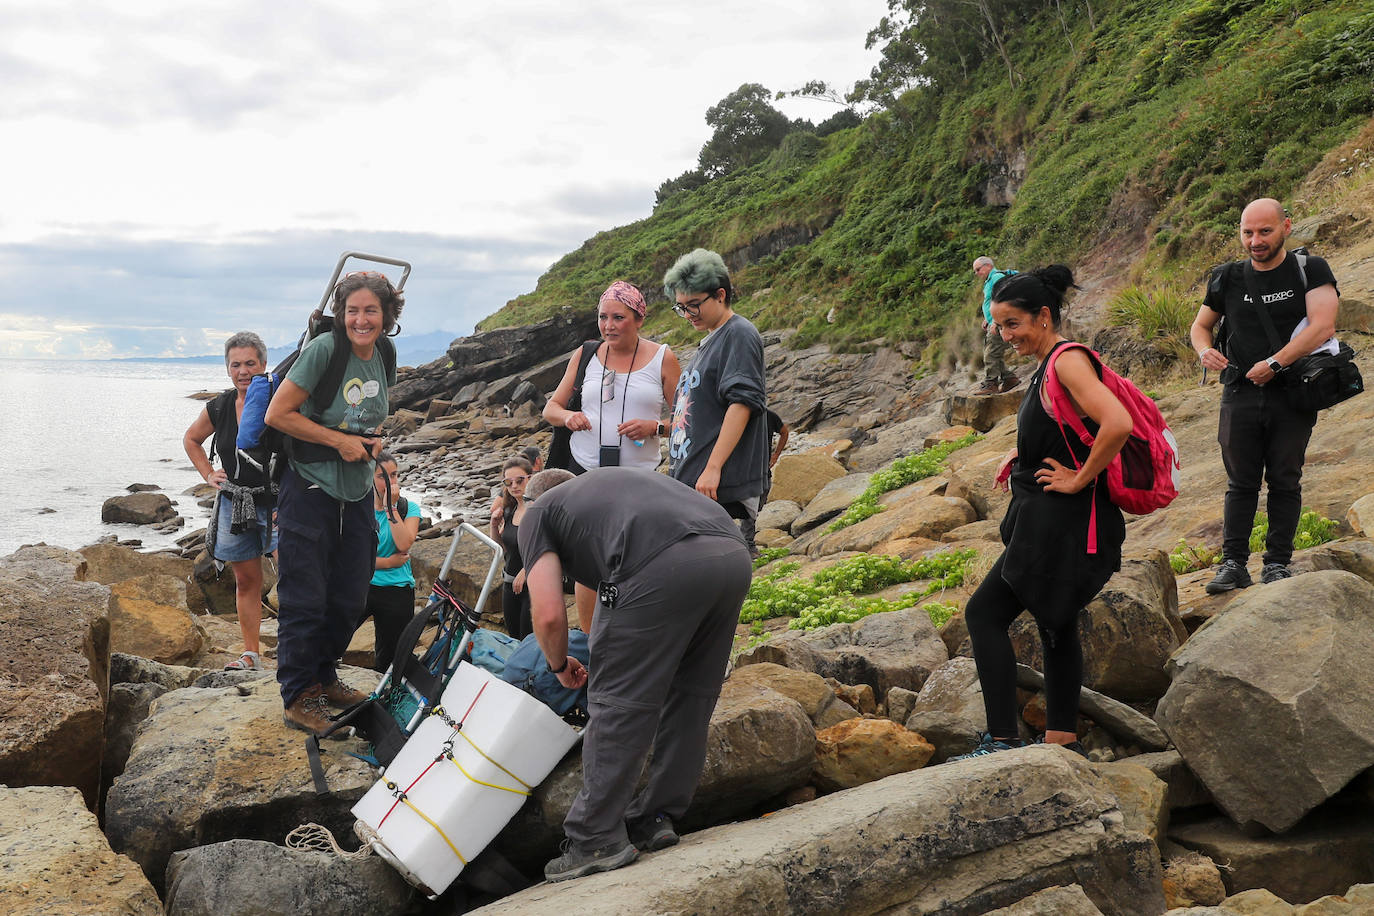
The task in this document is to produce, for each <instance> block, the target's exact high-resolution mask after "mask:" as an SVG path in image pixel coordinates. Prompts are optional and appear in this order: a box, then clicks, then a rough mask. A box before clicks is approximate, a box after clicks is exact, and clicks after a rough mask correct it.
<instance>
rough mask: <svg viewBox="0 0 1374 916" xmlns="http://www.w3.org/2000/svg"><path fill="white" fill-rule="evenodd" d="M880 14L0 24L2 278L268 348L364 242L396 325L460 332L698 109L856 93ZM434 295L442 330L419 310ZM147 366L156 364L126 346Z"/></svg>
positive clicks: (6, 346)
mask: <svg viewBox="0 0 1374 916" xmlns="http://www.w3.org/2000/svg"><path fill="white" fill-rule="evenodd" d="M885 8H886V5H885V2H883V0H860V2H856V3H851V4H835V3H833V2H822V0H799V2H793V3H787V4H784V3H778V2H760V3H754V4H738V5H733V4H731V5H727V4H725V3H724V2H720V0H709V2H702V3H698V4H695V5H693V6H691V7H686V6H683V5H682V4H680V3H676V2H674V3H669V2H663V0H651V2H642V3H638V4H633V5H626V4H623V3H620V2H611V0H588V2H586V3H582V4H577V5H568V4H553V3H549V2H535V0H509V2H506V3H503V4H499V5H497V4H484V5H480V6H477V7H474V6H473V5H462V4H434V3H432V2H420V0H400V2H396V3H393V4H389V5H387V6H385V7H381V6H378V5H376V4H370V3H361V2H356V0H354V2H324V0H303V2H297V3H289V4H284V3H280V2H269V0H234V2H224V0H220V2H204V3H196V4H191V5H187V4H184V3H170V2H169V3H162V2H150V0H137V2H134V3H130V4H122V5H119V6H118V7H116V6H115V5H111V4H102V3H93V2H89V0H49V2H47V3H44V4H42V5H38V4H34V5H31V6H28V7H26V8H24V9H14V10H6V11H4V12H3V13H0V16H3V21H0V80H4V81H5V86H6V105H5V107H4V110H3V111H2V112H0V128H3V130H4V135H5V136H6V137H7V145H6V165H7V168H6V182H5V184H6V187H5V198H6V206H5V208H4V210H3V212H0V275H3V276H5V277H6V278H7V279H11V280H13V279H14V278H15V277H19V278H22V279H25V280H30V281H36V282H38V283H39V284H40V288H42V289H47V290H51V291H52V292H53V294H54V295H53V297H52V298H50V299H48V300H47V301H46V302H45V303H44V306H45V307H47V308H51V309H54V310H55V311H54V313H53V314H54V315H55V316H61V317H64V318H70V319H71V320H73V321H76V320H79V319H85V318H87V317H89V316H93V315H100V316H101V320H100V321H99V322H97V324H98V325H99V326H102V327H103V326H106V325H109V326H112V327H120V326H123V327H130V326H133V325H136V324H142V323H144V322H143V317H144V316H146V315H149V314H152V315H156V316H158V318H157V320H158V321H159V322H164V321H165V322H166V323H167V324H168V326H172V325H174V324H175V323H176V321H180V322H182V324H181V325H179V326H180V327H181V328H182V329H183V330H184V331H185V334H184V335H183V336H184V339H185V346H186V347H188V348H196V347H199V346H201V343H200V340H201V337H202V336H203V335H202V331H201V329H202V327H203V326H204V325H205V324H209V323H213V324H214V325H215V326H217V327H224V326H226V325H232V324H235V322H232V321H227V320H226V313H228V314H233V315H235V316H237V315H242V316H243V317H244V318H245V319H246V320H247V321H252V322H259V325H258V326H260V327H263V328H264V329H265V330H268V331H270V330H271V328H274V327H277V326H280V327H282V328H285V327H286V326H287V324H288V322H286V321H278V319H279V315H280V313H283V312H285V311H288V310H295V309H297V308H298V307H299V305H298V303H299V302H300V301H302V297H303V298H304V299H306V300H313V299H317V297H318V292H314V293H310V290H312V289H313V288H314V287H316V286H318V285H322V283H323V279H324V277H325V275H326V274H327V271H328V268H329V265H330V264H331V263H332V259H333V257H334V255H335V254H337V252H338V251H339V250H341V249H343V248H350V247H364V246H363V245H362V244H361V243H360V242H359V241H358V240H359V239H362V240H369V239H370V240H372V241H373V243H378V244H380V243H384V244H387V245H390V246H392V247H390V248H388V249H386V253H390V252H396V253H400V254H402V255H406V254H409V255H410V256H412V257H413V258H414V260H415V262H416V270H415V277H414V283H415V284H416V286H415V288H414V293H415V295H414V296H413V298H412V299H411V301H412V303H416V304H417V307H416V308H415V318H414V319H413V320H415V322H416V330H436V329H440V328H445V329H448V330H453V331H458V332H465V331H467V330H468V329H469V328H470V327H471V324H472V323H473V322H474V321H475V320H477V319H478V318H480V317H482V316H484V315H486V314H489V313H490V312H492V311H494V310H495V309H497V308H499V307H500V306H501V305H502V304H503V303H504V302H505V301H506V300H507V299H509V298H510V297H512V296H514V295H517V294H519V293H521V292H524V291H526V290H528V289H530V288H532V287H533V284H534V280H535V279H536V278H537V277H538V275H539V273H540V272H541V271H542V270H543V269H545V268H546V267H547V266H548V265H549V264H550V263H551V262H552V261H553V260H554V259H555V258H556V257H558V256H559V255H561V254H562V253H564V252H566V251H569V250H571V249H573V248H575V247H577V245H579V244H580V243H581V242H582V240H583V239H584V238H586V237H587V236H589V235H590V234H592V233H593V232H595V231H597V230H600V229H604V228H609V227H610V226H614V225H620V224H624V223H626V222H630V221H632V220H635V219H638V218H642V217H643V216H646V215H648V213H649V211H650V209H651V206H652V201H653V192H654V189H655V188H656V187H657V185H658V183H659V182H661V181H663V180H664V179H667V178H671V177H674V176H676V175H677V174H679V173H680V172H682V171H683V170H684V169H686V168H688V167H690V166H691V165H692V164H693V162H694V160H695V154H696V150H697V149H698V148H699V146H700V145H701V143H702V142H704V141H705V140H706V138H707V137H708V135H709V129H708V128H707V126H706V124H705V123H704V120H703V116H704V112H705V110H706V108H707V107H709V106H710V105H712V104H714V103H715V102H716V101H718V100H719V99H720V98H722V97H723V96H725V95H726V94H727V93H729V92H731V91H733V90H734V89H735V88H737V87H738V86H739V85H740V84H741V83H744V82H761V83H763V84H765V85H767V86H768V87H769V88H771V89H775V90H776V89H786V88H791V87H793V86H797V85H800V84H801V83H802V82H804V81H806V80H807V79H811V78H817V77H819V78H825V79H829V80H832V81H835V82H841V83H843V82H847V81H851V80H853V79H855V78H857V77H860V76H863V75H865V74H866V73H867V71H868V69H869V67H870V66H871V61H872V58H873V55H872V54H871V53H869V52H865V51H864V50H863V42H864V35H865V33H866V31H867V29H868V28H870V27H871V26H872V25H873V24H874V23H876V22H877V20H878V18H879V17H880V16H881V15H882V14H883V13H884V11H885ZM779 104H780V107H783V108H784V109H785V110H786V111H787V112H788V114H789V115H791V116H794V117H796V116H807V117H811V118H812V119H813V120H820V119H822V118H824V117H827V116H828V115H829V114H831V113H832V112H833V111H834V108H833V107H832V106H827V105H825V104H823V103H804V102H799V101H789V102H785V103H779ZM407 245H413V246H414V247H412V248H410V249H406V246H407ZM450 249H451V250H450ZM283 284H286V285H283ZM430 284H432V286H431V285H430ZM10 285H11V286H13V284H12V283H11V284H10ZM31 290H32V287H26V288H22V289H11V290H10V291H8V292H4V291H0V310H15V309H17V308H24V307H28V306H30V305H31V303H32V299H31V295H30V293H31ZM430 290H432V291H433V294H434V295H436V296H442V297H443V298H444V300H445V302H446V305H445V307H444V308H442V309H440V308H438V307H435V308H434V309H432V310H431V309H429V308H427V307H426V306H421V305H418V303H419V301H420V300H421V298H422V297H423V296H424V295H427V294H428V293H429V292H430ZM287 301H289V302H290V303H291V306H290V309H287V307H286V302H287ZM126 308H127V309H129V311H123V309H126ZM259 316H261V317H259ZM247 321H246V322H245V323H247ZM447 321H451V322H452V323H451V324H447V325H446V324H445V322H447ZM460 321H461V322H462V323H461V324H459V323H458V322H460ZM187 322H194V323H187ZM289 324H290V325H291V326H293V327H294V325H295V324H296V320H295V319H294V318H293V319H292V320H291V321H290V322H289ZM102 339H104V338H102ZM111 340H113V339H111ZM269 342H271V341H269ZM65 345H66V344H64V346H65ZM110 345H111V346H113V347H115V348H116V351H118V348H119V347H120V346H121V344H120V343H118V342H112V343H110ZM164 345H165V346H173V347H174V346H176V345H177V344H176V342H175V341H174V340H169V341H166V342H163V341H158V342H154V341H153V340H152V339H151V338H149V341H148V346H164ZM26 346H31V345H28V344H26ZM57 346H58V345H57V344H52V347H57ZM92 346H93V347H94V348H95V349H100V348H101V347H103V345H95V344H93V345H92ZM13 350H14V344H12V343H9V342H6V343H0V354H4V353H12V352H13ZM26 352H32V350H29V351H26Z"/></svg>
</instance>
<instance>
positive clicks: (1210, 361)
mask: <svg viewBox="0 0 1374 916" xmlns="http://www.w3.org/2000/svg"><path fill="white" fill-rule="evenodd" d="M1220 320H1221V313H1220V312H1215V311H1213V310H1212V308H1211V307H1210V306H1206V305H1204V306H1201V307H1200V308H1198V310H1197V317H1196V318H1194V319H1193V326H1192V327H1191V328H1189V329H1188V340H1189V341H1190V342H1191V343H1192V345H1193V349H1194V350H1196V351H1197V355H1198V359H1199V360H1200V361H1201V362H1202V367H1203V368H1204V369H1211V370H1213V371H1214V372H1220V371H1221V370H1222V369H1225V368H1226V364H1227V360H1226V357H1225V356H1223V355H1222V352H1221V351H1220V350H1218V349H1216V348H1215V347H1213V346H1212V338H1213V332H1214V331H1215V330H1216V326H1217V322H1218V321H1220Z"/></svg>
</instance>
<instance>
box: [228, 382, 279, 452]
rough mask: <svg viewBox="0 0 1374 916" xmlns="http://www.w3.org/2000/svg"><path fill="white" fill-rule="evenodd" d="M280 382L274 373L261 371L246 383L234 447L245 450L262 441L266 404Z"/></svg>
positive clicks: (254, 446)
mask: <svg viewBox="0 0 1374 916" xmlns="http://www.w3.org/2000/svg"><path fill="white" fill-rule="evenodd" d="M280 382H281V380H280V379H279V378H278V377H277V376H276V375H273V374H271V373H263V374H262V375H255V376H253V380H252V381H251V382H249V383H248V391H247V393H246V394H244V396H243V416H242V417H240V418H239V435H238V438H237V439H236V440H234V447H235V448H241V449H244V450H245V451H247V450H250V449H255V448H257V447H258V446H259V445H260V444H261V443H262V433H263V430H265V429H266V428H267V405H268V403H269V402H270V401H271V400H272V393H273V392H274V391H276V390H277V385H278V384H280Z"/></svg>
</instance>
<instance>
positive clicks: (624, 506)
mask: <svg viewBox="0 0 1374 916" xmlns="http://www.w3.org/2000/svg"><path fill="white" fill-rule="evenodd" d="M694 534H701V535H716V536H720V537H729V538H734V539H735V540H736V541H738V542H739V543H740V544H743V543H744V537H743V535H741V534H740V533H739V529H738V528H736V527H735V523H734V521H733V520H732V519H731V518H730V516H729V514H728V513H726V511H725V510H724V509H723V508H721V506H720V504H719V503H716V502H713V501H712V500H709V499H707V498H706V497H705V496H702V495H701V494H700V493H698V492H697V491H696V490H694V489H692V488H691V487H689V486H687V485H686V484H683V483H681V482H679V481H677V480H674V479H672V478H671V477H667V476H665V475H663V474H658V473H655V472H654V471H645V470H641V469H638V468H595V469H593V470H590V471H588V472H587V473H585V474H583V475H581V476H580V477H575V478H573V479H572V480H569V481H566V482H565V483H561V484H559V485H558V486H556V487H554V488H553V489H551V490H549V491H548V492H547V493H544V494H543V495H541V496H540V497H539V498H538V499H536V500H534V501H533V502H530V503H528V504H527V505H526V506H525V516H524V518H522V519H521V520H520V556H521V557H522V558H523V559H524V561H525V568H526V569H531V568H533V566H534V564H535V563H536V562H537V561H538V560H539V558H540V557H542V556H543V555H544V554H546V553H549V552H550V551H552V552H553V553H556V554H558V558H559V560H560V562H562V564H563V572H564V573H565V574H568V575H571V576H572V577H573V579H574V580H575V581H577V582H580V583H581V584H583V585H585V586H588V587H589V588H596V586H597V585H598V584H599V583H601V582H623V581H625V580H626V579H628V578H630V577H631V576H633V575H634V574H635V573H636V572H637V571H638V570H639V569H640V568H642V567H643V566H644V564H645V563H648V562H649V561H650V560H652V559H653V558H654V557H656V556H658V555H659V554H660V553H662V552H663V551H664V550H666V549H668V548H669V547H671V546H672V545H673V544H676V543H677V542H678V541H681V540H682V539H683V538H686V537H689V536H691V535H694Z"/></svg>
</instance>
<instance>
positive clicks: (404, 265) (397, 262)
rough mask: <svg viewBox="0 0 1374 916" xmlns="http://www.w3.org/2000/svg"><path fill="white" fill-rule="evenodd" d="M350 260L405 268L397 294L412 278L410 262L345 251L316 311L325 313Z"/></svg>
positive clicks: (331, 275)
mask: <svg viewBox="0 0 1374 916" xmlns="http://www.w3.org/2000/svg"><path fill="white" fill-rule="evenodd" d="M349 258H357V259H358V260H360V261H373V262H375V263H377V264H390V265H392V266H393V267H400V268H403V269H402V270H401V279H400V280H399V281H397V283H396V284H395V285H396V291H397V292H400V291H401V290H403V289H405V286H406V278H407V277H409V276H410V262H409V261H402V260H400V259H399V258H388V257H384V256H382V255H379V254H364V253H363V252H361V251H345V252H344V253H343V254H341V255H339V261H338V263H337V264H335V265H334V273H332V274H330V276H329V283H328V284H326V285H325V288H324V296H323V297H321V299H320V304H319V307H318V308H317V309H316V311H318V312H321V313H323V311H324V309H325V306H327V305H329V299H330V297H331V296H333V295H334V287H335V286H337V285H338V283H339V275H340V274H341V273H343V269H344V264H345V263H347V261H348V259H349Z"/></svg>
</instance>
